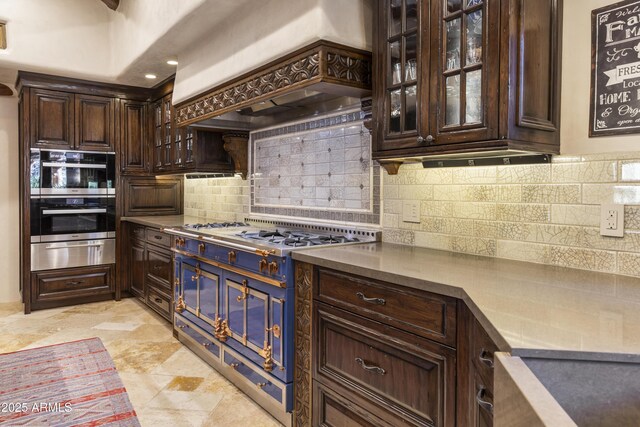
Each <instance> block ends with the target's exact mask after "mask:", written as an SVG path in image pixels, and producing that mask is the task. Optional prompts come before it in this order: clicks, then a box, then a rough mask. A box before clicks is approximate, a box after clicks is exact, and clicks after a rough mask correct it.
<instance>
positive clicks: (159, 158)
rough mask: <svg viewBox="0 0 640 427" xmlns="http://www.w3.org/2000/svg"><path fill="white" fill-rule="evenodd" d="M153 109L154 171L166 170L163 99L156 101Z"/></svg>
mask: <svg viewBox="0 0 640 427" xmlns="http://www.w3.org/2000/svg"><path fill="white" fill-rule="evenodd" d="M152 111H153V113H152V114H153V119H152V121H153V126H152V128H153V154H152V155H153V171H154V172H156V173H157V172H162V171H164V166H163V153H164V152H163V141H164V136H163V130H164V126H163V116H162V100H160V101H158V102H156V103H154V104H153V106H152Z"/></svg>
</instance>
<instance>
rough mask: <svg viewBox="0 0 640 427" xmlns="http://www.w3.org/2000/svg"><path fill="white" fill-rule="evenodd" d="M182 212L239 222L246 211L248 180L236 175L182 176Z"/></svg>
mask: <svg viewBox="0 0 640 427" xmlns="http://www.w3.org/2000/svg"><path fill="white" fill-rule="evenodd" d="M184 214H185V215H192V216H197V217H201V218H206V219H210V220H220V221H242V220H243V219H244V218H245V217H246V216H247V215H248V214H249V181H248V180H247V181H245V180H242V179H241V178H239V177H234V178H207V179H186V180H185V183H184Z"/></svg>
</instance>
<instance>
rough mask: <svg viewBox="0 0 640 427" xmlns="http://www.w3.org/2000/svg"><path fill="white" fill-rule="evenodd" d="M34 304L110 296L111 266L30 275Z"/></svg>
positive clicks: (112, 287) (112, 284) (111, 282)
mask: <svg viewBox="0 0 640 427" xmlns="http://www.w3.org/2000/svg"><path fill="white" fill-rule="evenodd" d="M32 277H33V279H32V280H33V284H32V286H33V289H32V291H33V295H34V297H35V298H34V302H35V303H38V302H46V301H52V300H65V299H71V298H76V299H77V298H79V297H86V296H92V297H93V296H98V295H104V294H106V295H111V294H112V293H113V292H114V291H115V287H114V281H113V265H111V264H109V265H97V266H90V267H79V268H68V269H63V270H49V271H38V272H34V273H32Z"/></svg>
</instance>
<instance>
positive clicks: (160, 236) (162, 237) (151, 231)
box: [147, 228, 171, 248]
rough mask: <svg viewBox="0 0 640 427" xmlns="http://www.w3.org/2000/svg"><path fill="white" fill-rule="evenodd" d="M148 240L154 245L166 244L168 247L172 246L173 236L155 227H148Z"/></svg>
mask: <svg viewBox="0 0 640 427" xmlns="http://www.w3.org/2000/svg"><path fill="white" fill-rule="evenodd" d="M147 242H149V243H153V244H154V245H158V246H164V247H166V248H170V247H171V236H169V235H168V234H166V233H163V232H162V231H159V230H156V229H155V228H147Z"/></svg>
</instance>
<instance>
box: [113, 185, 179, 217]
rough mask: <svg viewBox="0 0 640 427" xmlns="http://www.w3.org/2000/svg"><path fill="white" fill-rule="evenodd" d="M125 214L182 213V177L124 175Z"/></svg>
mask: <svg viewBox="0 0 640 427" xmlns="http://www.w3.org/2000/svg"><path fill="white" fill-rule="evenodd" d="M121 181H122V195H123V196H122V197H123V205H124V206H123V210H122V214H123V216H139V215H180V214H181V213H182V209H183V202H184V198H183V194H182V187H183V185H182V177H180V176H167V177H157V178H155V177H128V176H127V177H123V178H122V180H121Z"/></svg>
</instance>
